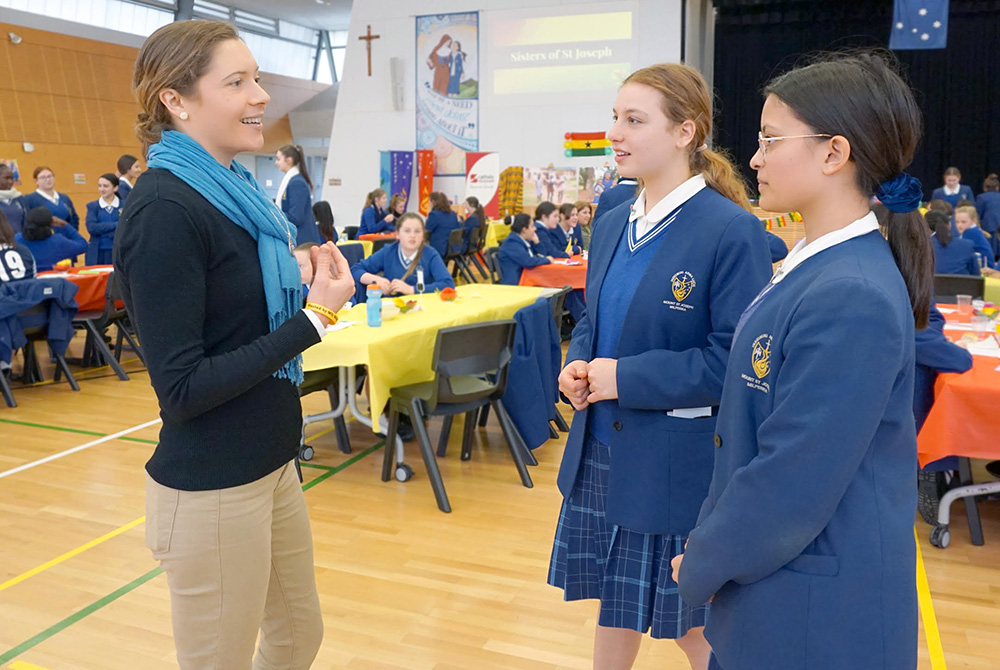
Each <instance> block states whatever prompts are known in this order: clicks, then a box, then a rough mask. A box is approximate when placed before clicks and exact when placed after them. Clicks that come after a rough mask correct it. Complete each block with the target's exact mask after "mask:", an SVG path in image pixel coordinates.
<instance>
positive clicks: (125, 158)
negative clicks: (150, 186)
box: [116, 154, 142, 205]
mask: <svg viewBox="0 0 1000 670" xmlns="http://www.w3.org/2000/svg"><path fill="white" fill-rule="evenodd" d="M116 168H117V177H118V200H120V201H121V203H122V205H124V204H125V199H126V198H128V194H129V193H131V192H132V187H133V186H135V180H136V179H138V178H139V175H141V174H142V163H140V162H139V159H138V158H136V157H135V156H132V155H131V154H122V156H121V157H120V158H119V159H118V164H117V165H116Z"/></svg>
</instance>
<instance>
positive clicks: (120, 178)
mask: <svg viewBox="0 0 1000 670" xmlns="http://www.w3.org/2000/svg"><path fill="white" fill-rule="evenodd" d="M118 182H119V183H121V182H125V185H126V186H128V187H129V188H132V182H130V181H129V180H128V178H127V177H118Z"/></svg>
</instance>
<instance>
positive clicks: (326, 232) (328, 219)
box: [313, 200, 337, 244]
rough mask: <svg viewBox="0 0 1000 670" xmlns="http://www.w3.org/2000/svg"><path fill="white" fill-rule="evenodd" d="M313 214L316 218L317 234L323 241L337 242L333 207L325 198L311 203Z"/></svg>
mask: <svg viewBox="0 0 1000 670" xmlns="http://www.w3.org/2000/svg"><path fill="white" fill-rule="evenodd" d="M313 216H314V217H315V218H316V227H317V228H319V235H320V237H322V238H323V241H324V242H333V243H334V244H336V243H337V229H336V228H335V227H334V225H333V209H332V208H331V207H330V203H328V202H327V201H326V200H320V201H319V202H317V203H316V204H315V205H313Z"/></svg>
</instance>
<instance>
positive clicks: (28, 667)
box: [7, 661, 47, 670]
mask: <svg viewBox="0 0 1000 670" xmlns="http://www.w3.org/2000/svg"><path fill="white" fill-rule="evenodd" d="M7 667H8V668H10V670H47V669H46V668H43V667H42V666H40V665H35V664H34V663H25V662H24V661H14V662H13V663H11V664H10V665H8V666H7Z"/></svg>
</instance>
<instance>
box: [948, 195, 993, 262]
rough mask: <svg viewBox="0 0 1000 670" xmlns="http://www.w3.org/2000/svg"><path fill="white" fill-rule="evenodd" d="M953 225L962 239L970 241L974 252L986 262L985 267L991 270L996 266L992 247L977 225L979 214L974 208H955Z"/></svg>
mask: <svg viewBox="0 0 1000 670" xmlns="http://www.w3.org/2000/svg"><path fill="white" fill-rule="evenodd" d="M955 227H956V228H958V234H959V236H961V238H962V239H963V240H969V241H971V242H972V244H973V246H974V247H975V250H976V252H977V253H978V254H979V255H980V256H981V257H982V259H983V262H985V263H986V267H988V268H990V269H991V270H992V269H994V268H996V261H995V260H994V258H993V249H991V248H990V243H989V242H987V241H986V236H985V235H984V234H983V230H982V229H981V228H980V227H979V214H977V213H976V208H975V207H969V206H968V205H965V206H962V207H959V208H957V209H956V210H955Z"/></svg>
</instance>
